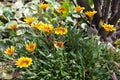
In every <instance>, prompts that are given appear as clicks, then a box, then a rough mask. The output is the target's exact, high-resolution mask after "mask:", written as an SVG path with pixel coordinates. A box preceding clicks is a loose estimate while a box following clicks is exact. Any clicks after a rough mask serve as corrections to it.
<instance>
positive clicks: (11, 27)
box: [8, 24, 17, 30]
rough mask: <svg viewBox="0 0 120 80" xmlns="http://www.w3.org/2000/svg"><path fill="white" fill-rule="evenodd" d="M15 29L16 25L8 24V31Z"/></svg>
mask: <svg viewBox="0 0 120 80" xmlns="http://www.w3.org/2000/svg"><path fill="white" fill-rule="evenodd" d="M16 28H17V24H10V25H9V26H8V29H11V30H15V29H16Z"/></svg>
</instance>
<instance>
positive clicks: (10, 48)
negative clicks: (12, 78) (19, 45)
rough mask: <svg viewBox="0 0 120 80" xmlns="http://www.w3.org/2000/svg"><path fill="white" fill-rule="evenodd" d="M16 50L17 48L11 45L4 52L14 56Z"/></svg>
mask: <svg viewBox="0 0 120 80" xmlns="http://www.w3.org/2000/svg"><path fill="white" fill-rule="evenodd" d="M14 50H15V48H14V47H13V46H11V47H8V48H7V49H6V50H5V51H4V53H5V54H7V55H9V56H12V55H13V53H14Z"/></svg>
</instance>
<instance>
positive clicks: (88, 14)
mask: <svg viewBox="0 0 120 80" xmlns="http://www.w3.org/2000/svg"><path fill="white" fill-rule="evenodd" d="M96 13H97V11H86V12H85V14H86V15H87V16H89V17H93V16H94V15H95V14H96Z"/></svg>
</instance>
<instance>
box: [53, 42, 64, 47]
mask: <svg viewBox="0 0 120 80" xmlns="http://www.w3.org/2000/svg"><path fill="white" fill-rule="evenodd" d="M63 44H64V42H62V41H60V42H57V41H56V42H55V44H54V46H55V47H56V48H62V47H63Z"/></svg>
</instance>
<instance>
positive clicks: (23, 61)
mask: <svg viewBox="0 0 120 80" xmlns="http://www.w3.org/2000/svg"><path fill="white" fill-rule="evenodd" d="M31 64H32V59H31V58H28V57H21V58H19V59H18V60H17V61H16V64H15V65H17V67H20V68H23V67H24V68H27V67H29V66H30V65H31Z"/></svg>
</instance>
